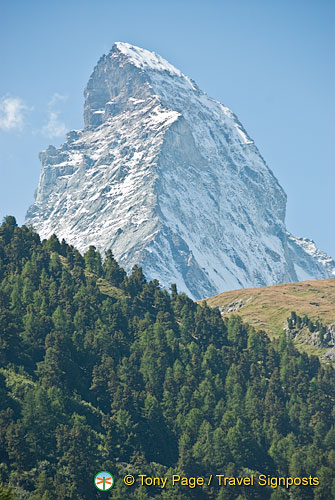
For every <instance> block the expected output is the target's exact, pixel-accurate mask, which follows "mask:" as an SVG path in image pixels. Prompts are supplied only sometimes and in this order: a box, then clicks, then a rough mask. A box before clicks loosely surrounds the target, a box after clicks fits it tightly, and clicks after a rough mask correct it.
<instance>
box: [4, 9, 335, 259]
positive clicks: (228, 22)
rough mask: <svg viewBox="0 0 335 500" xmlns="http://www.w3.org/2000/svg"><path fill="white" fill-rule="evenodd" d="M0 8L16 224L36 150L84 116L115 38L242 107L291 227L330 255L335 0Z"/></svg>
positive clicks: (334, 242)
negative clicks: (93, 79)
mask: <svg viewBox="0 0 335 500" xmlns="http://www.w3.org/2000/svg"><path fill="white" fill-rule="evenodd" d="M0 19H1V20H0V23H1V29H0V55H1V79H0V174H1V177H0V179H1V182H0V218H2V217H4V216H5V215H7V214H12V215H15V216H16V218H17V220H18V222H19V223H23V220H24V215H25V212H26V210H27V208H28V206H29V205H30V204H31V203H32V201H33V194H34V190H35V188H36V186H37V183H38V178H39V174H40V169H41V166H40V162H39V160H38V153H39V151H41V150H42V149H45V148H46V147H47V146H48V145H49V144H53V145H55V146H57V145H59V144H61V143H62V142H63V140H64V138H65V132H66V131H68V130H72V129H79V128H81V127H82V125H83V119H82V113H83V109H82V106H83V89H84V86H85V85H86V83H87V81H88V78H89V76H90V73H91V72H92V70H93V67H94V65H95V64H96V62H97V61H98V59H99V58H100V56H101V55H102V54H103V53H105V52H107V51H109V50H110V49H111V47H112V45H113V42H114V41H119V40H120V41H127V42H130V43H133V44H135V45H139V46H140V47H144V48H147V49H149V50H154V51H156V52H158V53H159V54H161V55H162V56H163V57H165V58H166V59H168V60H169V61H170V62H171V63H173V64H174V65H175V66H177V67H178V68H179V69H181V70H182V71H183V72H184V73H186V74H187V75H188V76H190V77H191V78H193V79H194V80H195V81H196V82H197V83H198V85H199V86H200V88H201V89H202V90H204V91H205V92H207V94H209V95H210V96H211V97H213V98H215V99H217V100H219V101H221V102H222V103H224V104H225V105H226V106H228V107H230V108H231V109H232V111H233V112H234V113H235V114H237V116H238V118H239V119H240V121H241V122H242V124H243V126H244V127H245V128H246V130H247V132H248V134H249V135H250V136H251V137H252V138H253V139H254V140H255V142H256V145H257V146H258V148H259V150H260V152H261V154H262V156H263V157H264V159H265V160H266V162H267V164H268V165H269V167H270V168H271V169H272V171H273V172H274V174H275V175H276V177H277V178H278V179H279V182H280V183H281V185H282V186H283V188H284V189H285V191H286V193H287V195H288V204H287V217H286V221H287V227H288V229H289V230H290V231H291V232H293V233H294V234H295V235H296V236H305V237H309V238H312V239H314V240H315V242H316V243H317V245H318V246H319V248H321V249H323V250H325V251H326V252H328V253H329V254H331V255H332V256H335V231H334V216H335V196H334V187H335V169H334V160H333V156H334V154H333V144H334V132H335V130H334V115H335V113H334V112H335V109H334V108H335V106H334V87H335V85H334V83H335V82H334V80H335V78H334V73H335V71H334V63H333V62H332V61H333V59H334V57H333V55H334V48H335V47H334V46H335V44H334V38H335V36H334V29H333V27H334V23H335V2H333V1H330V0H329V1H328V0H313V1H312V0H290V1H288V0H281V1H279V0H278V1H271V2H269V1H268V0H252V1H250V0H245V1H244V0H229V1H224V0H207V1H196V0H192V1H189V0H179V1H174V0H169V2H165V1H157V0H155V1H151V0H142V1H138V0H136V1H132V0H128V1H127V2H120V1H114V0H90V1H85V0H67V1H62V0H58V1H56V2H51V1H45V0H44V1H39V0H32V1H30V2H27V1H26V0H21V1H18V0H2V2H1V18H0Z"/></svg>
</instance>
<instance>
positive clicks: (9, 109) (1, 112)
mask: <svg viewBox="0 0 335 500" xmlns="http://www.w3.org/2000/svg"><path fill="white" fill-rule="evenodd" d="M29 109H31V108H29V107H28V106H27V105H26V104H25V103H24V101H23V100H22V99H21V98H20V97H9V96H4V97H2V98H1V99H0V128H1V129H2V130H14V129H18V130H21V129H22V128H23V125H24V119H25V112H26V111H27V110H29Z"/></svg>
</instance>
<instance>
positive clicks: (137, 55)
mask: <svg viewBox="0 0 335 500" xmlns="http://www.w3.org/2000/svg"><path fill="white" fill-rule="evenodd" d="M118 53H121V54H123V55H124V56H125V57H126V58H127V59H128V61H129V62H130V63H132V64H134V65H135V66H136V67H137V68H140V69H143V70H152V71H167V72H168V73H170V74H171V75H175V76H179V77H185V75H183V73H182V72H181V71H180V70H179V69H177V68H176V67H175V66H173V65H172V64H170V63H169V62H168V61H167V60H166V59H164V58H163V57H161V56H160V55H159V54H156V52H151V51H150V50H147V49H142V48H141V47H137V46H136V45H131V44H130V43H127V42H115V44H114V46H113V48H112V50H111V52H110V56H111V57H117V56H118Z"/></svg>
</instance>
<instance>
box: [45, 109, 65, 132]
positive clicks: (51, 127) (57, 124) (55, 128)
mask: <svg viewBox="0 0 335 500" xmlns="http://www.w3.org/2000/svg"><path fill="white" fill-rule="evenodd" d="M59 114H60V112H59V111H50V112H49V120H48V123H47V124H46V125H44V127H42V132H43V134H44V135H46V136H48V137H60V136H62V135H64V134H65V132H66V130H67V128H66V126H65V123H64V122H62V121H61V120H60V119H59Z"/></svg>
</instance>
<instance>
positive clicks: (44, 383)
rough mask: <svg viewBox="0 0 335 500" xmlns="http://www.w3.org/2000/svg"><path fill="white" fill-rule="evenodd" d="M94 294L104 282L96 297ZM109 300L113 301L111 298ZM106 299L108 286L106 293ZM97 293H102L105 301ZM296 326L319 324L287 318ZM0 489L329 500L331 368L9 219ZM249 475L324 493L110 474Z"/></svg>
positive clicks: (0, 330)
mask: <svg viewBox="0 0 335 500" xmlns="http://www.w3.org/2000/svg"><path fill="white" fill-rule="evenodd" d="M99 287H100V288H99ZM111 289H112V290H113V293H112V294H109V293H107V290H111ZM115 291H116V292H115ZM103 292H104V293H103ZM288 324H289V327H290V328H291V329H292V331H293V330H297V329H298V328H300V327H302V326H305V327H307V328H309V329H310V330H311V331H313V328H314V330H315V331H319V330H320V329H321V331H322V328H323V327H322V324H321V322H320V321H319V322H316V323H315V322H313V324H312V325H311V323H310V320H309V318H307V317H304V318H299V316H298V315H297V314H296V313H292V314H291V316H290V318H289V319H288ZM0 363H1V369H0V462H1V468H0V472H1V479H2V481H4V482H5V483H6V484H8V485H10V486H11V487H12V488H13V491H15V495H16V496H14V494H13V493H11V492H10V489H9V487H8V486H6V487H0V499H2V498H3V499H4V500H13V499H14V500H16V498H19V499H20V500H95V499H99V498H100V494H99V492H98V491H97V490H96V489H95V488H94V486H93V477H94V475H95V473H96V472H97V471H99V470H102V469H106V470H110V471H111V472H112V473H113V474H115V477H116V478H117V481H116V485H115V488H113V490H112V492H111V494H110V497H111V498H115V499H118V500H123V499H124V500H125V499H132V498H133V499H142V500H144V499H146V500H147V499H149V498H157V499H158V498H161V499H162V500H164V499H165V500H186V499H191V498H192V499H199V500H200V499H201V500H219V499H221V500H222V499H228V498H229V499H236V498H240V499H243V498H248V499H249V498H250V500H254V499H255V500H256V499H257V500H258V499H260V500H262V499H264V500H268V499H270V498H271V499H272V500H274V499H286V498H292V499H296V498H299V499H300V498H306V499H325V500H326V499H327V500H328V499H329V500H330V499H334V498H335V485H334V473H333V471H334V468H335V452H334V449H335V431H334V428H335V427H334V414H333V407H334V401H335V373H334V369H333V368H332V367H330V366H321V365H320V363H319V361H318V360H317V359H316V358H313V357H311V358H309V357H308V356H307V355H305V354H300V353H299V352H298V351H297V350H296V349H295V348H294V345H293V343H292V341H291V340H290V339H289V338H288V337H287V336H285V335H283V336H282V337H281V338H280V340H279V342H277V343H272V342H271V341H270V339H269V338H268V336H267V335H266V333H264V332H256V331H255V330H254V329H253V328H251V327H249V326H248V325H246V324H243V322H242V321H241V319H240V318H239V317H238V316H231V317H230V318H229V320H223V319H222V318H221V315H220V312H219V310H218V309H210V308H209V307H207V306H200V305H198V304H196V303H194V302H193V301H192V300H190V299H189V298H188V297H187V296H186V295H184V294H179V293H178V292H177V289H176V287H175V286H172V287H171V296H170V295H169V294H168V293H167V292H166V291H165V290H161V289H160V287H159V283H158V282H157V281H155V280H154V281H152V282H149V283H148V282H146V280H145V277H144V275H143V272H142V270H141V268H139V267H136V266H135V267H134V269H133V270H132V273H131V274H130V275H129V276H127V275H126V273H125V271H124V270H123V269H122V268H120V267H119V265H118V264H117V262H116V261H115V259H114V257H113V255H112V253H111V252H107V254H106V256H105V260H104V262H102V259H101V257H100V255H99V253H98V252H97V251H96V249H95V248H94V247H90V248H89V250H88V252H86V254H85V256H84V258H83V257H82V256H81V255H80V254H79V252H77V250H75V249H74V248H73V247H71V246H69V245H67V244H66V243H65V242H64V241H62V242H61V243H60V242H59V241H58V239H57V238H56V237H55V236H52V237H51V238H49V240H47V241H44V242H43V243H41V242H40V239H39V237H38V235H36V234H35V233H34V232H32V231H31V230H30V229H28V228H26V227H25V226H23V227H22V228H19V227H18V226H17V225H16V222H15V219H14V218H12V217H7V218H6V219H5V221H4V223H3V224H2V226H1V227H0ZM246 471H249V472H248V473H252V472H250V471H254V472H253V473H254V474H256V473H257V471H258V472H260V473H263V474H269V475H271V476H286V475H289V474H293V475H306V476H307V477H308V476H309V475H312V476H313V477H314V476H318V477H319V478H320V483H322V484H320V487H314V488H313V487H304V489H301V488H300V489H299V487H294V488H293V489H292V490H289V491H288V492H287V491H285V490H282V489H278V490H272V489H268V488H258V489H257V488H255V489H253V488H250V487H249V488H248V489H243V488H242V487H241V488H240V487H237V486H236V487H235V488H234V489H233V490H232V489H228V488H221V489H220V488H217V486H215V485H213V487H210V488H209V487H206V488H203V489H199V488H197V489H194V490H193V489H185V488H182V487H175V488H166V489H164V490H160V489H158V488H152V489H150V488H148V489H144V488H136V487H133V488H128V489H127V488H126V487H125V485H124V484H123V482H122V475H125V474H126V473H136V474H137V473H139V474H151V475H157V476H158V475H161V476H167V475H171V474H173V473H175V474H180V473H184V474H187V475H193V476H194V475H195V476H197V475H198V476H207V477H208V476H209V474H219V473H224V474H225V475H235V476H243V475H245V474H246Z"/></svg>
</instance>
